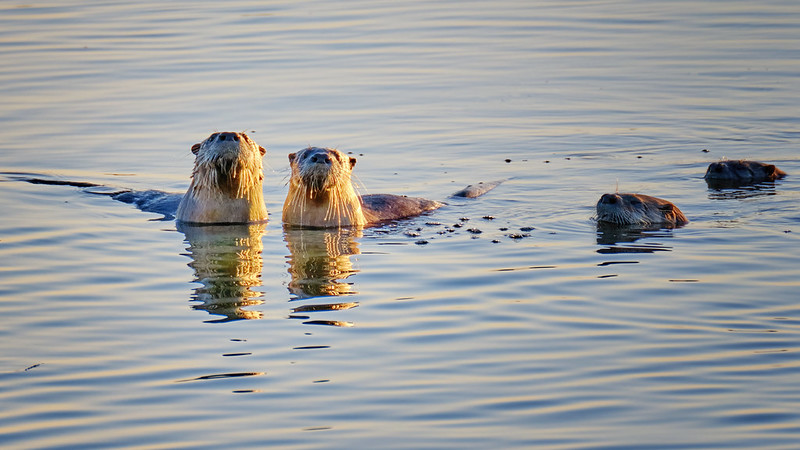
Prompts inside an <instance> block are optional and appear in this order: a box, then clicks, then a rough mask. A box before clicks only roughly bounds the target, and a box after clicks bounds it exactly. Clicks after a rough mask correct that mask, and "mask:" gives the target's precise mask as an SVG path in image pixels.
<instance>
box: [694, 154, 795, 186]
mask: <svg viewBox="0 0 800 450" xmlns="http://www.w3.org/2000/svg"><path fill="white" fill-rule="evenodd" d="M784 176H786V173H785V172H784V171H782V170H781V169H778V168H777V167H775V166H774V165H773V164H764V163H762V162H758V161H747V160H744V159H741V160H737V161H719V162H713V163H711V164H709V165H708V170H706V174H705V176H704V177H703V178H705V179H706V180H707V181H719V182H729V183H734V182H735V183H758V182H761V181H775V180H777V179H779V178H783V177H784Z"/></svg>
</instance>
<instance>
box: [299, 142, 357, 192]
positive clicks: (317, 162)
mask: <svg viewBox="0 0 800 450" xmlns="http://www.w3.org/2000/svg"><path fill="white" fill-rule="evenodd" d="M289 162H290V164H291V166H292V180H293V181H294V182H297V183H299V184H302V185H303V187H304V188H305V189H306V190H307V191H308V193H309V195H310V196H311V197H312V198H313V197H316V196H318V195H319V194H322V193H324V192H325V191H327V190H329V189H331V188H333V187H335V186H339V185H341V184H343V183H348V184H349V183H350V174H351V173H352V171H353V167H354V166H355V165H356V159H355V158H352V157H348V156H347V155H345V154H344V153H342V152H340V151H339V150H336V149H332V148H319V147H308V148H305V149H303V150H300V151H299V152H297V153H292V154H290V155H289Z"/></svg>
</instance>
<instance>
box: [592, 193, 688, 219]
mask: <svg viewBox="0 0 800 450" xmlns="http://www.w3.org/2000/svg"><path fill="white" fill-rule="evenodd" d="M597 221H598V222H608V223H613V224H618V225H653V224H664V225H668V226H680V225H683V224H686V223H688V222H689V220H688V219H686V216H684V215H683V213H682V212H681V210H679V209H678V207H677V206H675V205H673V204H672V203H671V202H668V201H667V200H663V199H660V198H657V197H651V196H649V195H643V194H618V193H614V194H603V195H602V196H601V197H600V200H599V201H598V202H597Z"/></svg>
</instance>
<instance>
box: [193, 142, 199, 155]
mask: <svg viewBox="0 0 800 450" xmlns="http://www.w3.org/2000/svg"><path fill="white" fill-rule="evenodd" d="M199 151H200V144H194V145H193V146H192V153H193V154H195V155H196V154H197V152H199Z"/></svg>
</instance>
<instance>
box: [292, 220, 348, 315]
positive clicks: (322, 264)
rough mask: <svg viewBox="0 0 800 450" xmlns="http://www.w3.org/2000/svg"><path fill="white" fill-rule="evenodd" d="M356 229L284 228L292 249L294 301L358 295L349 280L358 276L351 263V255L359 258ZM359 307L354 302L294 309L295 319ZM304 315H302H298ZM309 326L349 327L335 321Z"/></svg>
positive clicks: (322, 304) (305, 306)
mask: <svg viewBox="0 0 800 450" xmlns="http://www.w3.org/2000/svg"><path fill="white" fill-rule="evenodd" d="M360 236H361V232H360V231H359V230H357V229H348V228H342V229H340V228H329V229H309V228H291V227H285V228H284V237H285V239H286V246H287V247H288V248H289V256H287V261H288V263H289V275H291V280H290V281H289V286H288V288H289V292H290V293H291V294H292V295H293V296H294V298H293V299H292V301H297V300H305V299H310V298H314V297H336V296H341V295H349V294H355V291H354V290H353V286H352V284H351V283H348V282H347V281H346V280H347V278H348V277H349V276H350V275H352V274H354V273H356V272H358V271H357V270H355V269H353V263H352V261H351V260H350V257H351V256H352V255H357V254H359V250H358V243H357V242H356V241H355V240H354V238H357V237H360ZM356 306H358V303H355V302H341V303H332V302H325V303H319V304H304V305H302V306H297V307H295V308H292V313H294V315H292V316H290V317H291V318H295V319H310V316H308V315H305V314H307V313H312V312H320V311H338V310H342V309H350V308H354V307H356ZM297 313H301V314H303V315H297ZM304 323H308V324H315V325H334V326H350V325H352V324H350V323H348V322H341V321H335V320H309V321H307V322H304Z"/></svg>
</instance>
